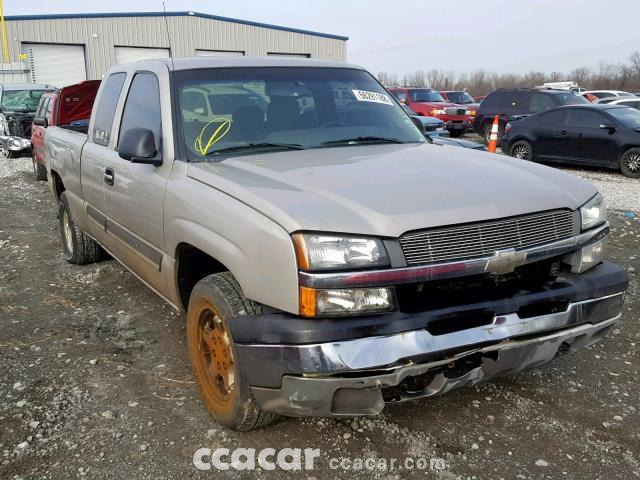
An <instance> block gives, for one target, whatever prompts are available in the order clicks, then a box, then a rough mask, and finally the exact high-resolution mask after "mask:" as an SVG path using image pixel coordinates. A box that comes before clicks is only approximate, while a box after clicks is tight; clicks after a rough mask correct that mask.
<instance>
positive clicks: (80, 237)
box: [58, 192, 103, 265]
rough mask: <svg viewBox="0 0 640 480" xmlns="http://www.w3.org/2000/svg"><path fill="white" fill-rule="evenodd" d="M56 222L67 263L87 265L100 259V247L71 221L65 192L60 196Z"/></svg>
mask: <svg viewBox="0 0 640 480" xmlns="http://www.w3.org/2000/svg"><path fill="white" fill-rule="evenodd" d="M58 221H59V222H60V234H61V237H62V250H63V251H64V257H65V259H66V260H67V262H69V263H73V264H75V265H87V264H89V263H95V262H98V261H100V260H101V259H102V252H103V250H102V247H101V246H100V245H98V242H96V241H95V240H94V239H93V238H91V237H89V236H88V235H87V234H86V233H84V232H83V231H82V230H80V228H79V227H78V225H76V222H74V221H73V217H72V216H71V210H70V209H69V201H68V199H67V192H62V193H61V194H60V203H59V204H58Z"/></svg>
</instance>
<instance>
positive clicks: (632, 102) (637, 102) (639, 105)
mask: <svg viewBox="0 0 640 480" xmlns="http://www.w3.org/2000/svg"><path fill="white" fill-rule="evenodd" d="M598 103H609V104H611V105H624V106H625V107H632V108H635V109H637V110H640V97H636V96H633V97H611V98H605V99H603V100H600V101H599V102H598Z"/></svg>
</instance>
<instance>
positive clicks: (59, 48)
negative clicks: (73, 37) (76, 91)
mask: <svg viewBox="0 0 640 480" xmlns="http://www.w3.org/2000/svg"><path fill="white" fill-rule="evenodd" d="M22 51H23V53H26V54H27V55H29V62H30V64H31V80H32V81H33V82H34V83H47V84H49V85H53V86H55V87H66V86H67V85H73V84H74V83H78V82H82V81H83V80H86V79H87V70H86V67H85V60H84V47H83V46H82V45H61V44H47V45H45V44H37V43H23V44H22Z"/></svg>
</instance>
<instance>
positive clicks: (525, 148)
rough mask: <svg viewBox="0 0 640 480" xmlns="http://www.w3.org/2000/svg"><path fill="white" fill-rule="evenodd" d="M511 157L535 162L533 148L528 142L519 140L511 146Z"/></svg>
mask: <svg viewBox="0 0 640 480" xmlns="http://www.w3.org/2000/svg"><path fill="white" fill-rule="evenodd" d="M509 155H510V156H512V157H514V158H518V159H520V160H529V161H531V160H533V147H532V146H531V144H530V143H529V142H527V141H526V140H519V141H517V142H515V143H514V144H513V145H511V148H510V149H509Z"/></svg>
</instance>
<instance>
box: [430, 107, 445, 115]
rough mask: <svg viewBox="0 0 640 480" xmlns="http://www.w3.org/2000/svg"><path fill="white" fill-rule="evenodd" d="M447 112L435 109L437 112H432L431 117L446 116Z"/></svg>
mask: <svg viewBox="0 0 640 480" xmlns="http://www.w3.org/2000/svg"><path fill="white" fill-rule="evenodd" d="M446 113H447V112H445V111H444V110H443V109H439V108H437V109H435V110H431V116H435V115H446Z"/></svg>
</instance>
